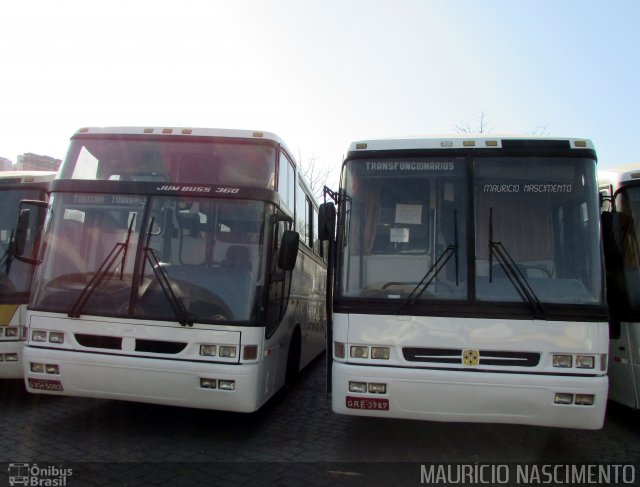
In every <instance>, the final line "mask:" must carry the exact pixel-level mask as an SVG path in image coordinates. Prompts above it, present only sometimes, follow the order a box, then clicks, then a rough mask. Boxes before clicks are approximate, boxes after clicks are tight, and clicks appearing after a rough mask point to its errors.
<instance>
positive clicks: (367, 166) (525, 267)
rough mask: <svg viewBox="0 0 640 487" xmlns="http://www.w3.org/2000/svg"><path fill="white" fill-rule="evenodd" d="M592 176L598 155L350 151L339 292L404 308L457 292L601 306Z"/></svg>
mask: <svg viewBox="0 0 640 487" xmlns="http://www.w3.org/2000/svg"><path fill="white" fill-rule="evenodd" d="M468 181H471V182H472V186H471V187H469V185H468ZM595 181H596V179H595V161H593V160H585V159H575V158H538V157H526V158H519V157H476V158H475V159H471V158H470V159H465V158H443V157H438V158H433V157H431V158H393V159H391V158H389V159H371V160H366V159H362V160H349V161H347V163H346V165H345V168H344V175H343V191H344V193H343V200H342V201H343V203H342V207H341V218H342V219H341V221H342V222H343V223H344V225H341V227H340V232H341V233H340V235H339V238H338V245H339V247H338V264H339V272H338V275H337V279H338V286H337V295H338V296H339V297H344V298H351V297H354V298H376V299H382V300H384V301H386V302H389V303H391V302H395V303H398V308H397V309H398V310H399V311H400V312H402V310H403V309H405V310H406V309H407V308H410V307H411V306H413V305H414V304H416V303H420V302H423V303H428V302H434V301H453V300H459V301H468V300H474V301H480V302H487V303H516V302H517V303H522V302H524V303H525V304H528V305H531V306H532V307H535V306H537V307H538V311H540V312H542V311H543V307H542V306H541V305H540V303H550V304H555V303H557V304H600V303H601V301H602V287H601V286H602V284H601V279H602V267H601V261H600V244H599V242H600V240H599V213H598V204H597V190H596V186H595ZM470 210H471V211H472V214H471V215H470V214H469V211H470ZM469 220H471V221H469ZM468 228H473V229H474V233H473V235H468ZM470 256H471V257H470ZM468 261H474V262H475V265H474V266H473V268H471V269H469V268H468V265H467V262H468Z"/></svg>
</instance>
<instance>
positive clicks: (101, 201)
mask: <svg viewBox="0 0 640 487" xmlns="http://www.w3.org/2000/svg"><path fill="white" fill-rule="evenodd" d="M265 211H266V205H265V204H264V203H261V202H253V201H245V200H215V199H206V198H188V197H166V196H136V195H115V194H113V195H111V194H108V195H105V194H95V195H94V194H58V195H56V196H55V198H54V200H53V204H52V218H51V221H50V225H51V227H50V231H49V233H48V236H47V241H46V243H45V249H44V253H45V255H44V263H43V264H42V265H41V266H40V268H39V270H38V280H37V281H38V284H37V286H35V290H34V298H33V303H32V305H33V308H34V309H38V310H42V311H56V312H65V313H71V314H72V315H74V314H89V315H91V314H94V315H106V316H118V317H132V318H140V319H157V320H166V321H180V322H183V321H185V322H187V323H193V322H204V323H206V322H216V321H220V320H224V321H225V322H229V321H235V322H249V321H254V320H257V319H258V316H257V315H258V313H259V312H260V306H258V305H257V304H256V302H257V300H259V299H260V298H261V294H262V293H261V292H260V291H259V289H262V286H263V280H264V270H263V265H264V264H263V261H264V258H263V257H264V256H263V244H264V241H265V238H266V237H265V235H264V233H265V232H264V228H265V226H264V221H265Z"/></svg>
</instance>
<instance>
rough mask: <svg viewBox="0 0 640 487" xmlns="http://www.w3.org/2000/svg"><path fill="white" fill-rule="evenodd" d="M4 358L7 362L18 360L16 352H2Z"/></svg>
mask: <svg viewBox="0 0 640 487" xmlns="http://www.w3.org/2000/svg"><path fill="white" fill-rule="evenodd" d="M4 359H5V361H7V362H17V361H18V354H17V353H5V354H4Z"/></svg>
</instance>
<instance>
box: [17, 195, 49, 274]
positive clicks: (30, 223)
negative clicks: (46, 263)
mask: <svg viewBox="0 0 640 487" xmlns="http://www.w3.org/2000/svg"><path fill="white" fill-rule="evenodd" d="M47 208H48V205H47V203H45V202H44V201H31V200H23V201H21V202H20V207H19V210H18V221H17V223H16V233H15V236H14V240H13V251H14V255H15V258H16V259H18V260H20V261H22V262H26V263H28V264H37V263H38V260H37V257H38V251H39V246H40V236H41V233H42V227H43V225H44V219H45V217H46V214H47Z"/></svg>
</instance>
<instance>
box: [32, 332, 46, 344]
mask: <svg viewBox="0 0 640 487" xmlns="http://www.w3.org/2000/svg"><path fill="white" fill-rule="evenodd" d="M31 340H33V341H34V342H46V341H47V332H46V331H43V330H33V331H32V332H31Z"/></svg>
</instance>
